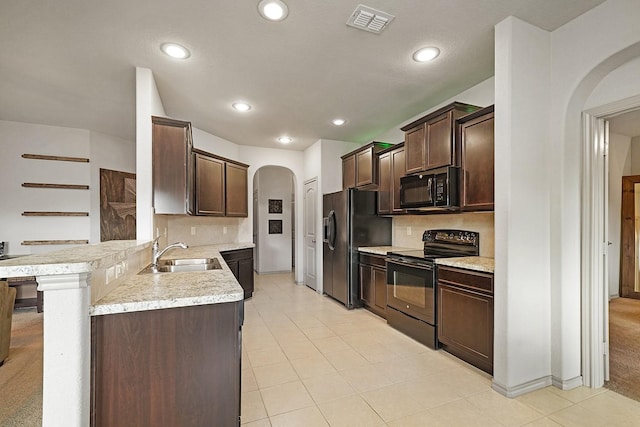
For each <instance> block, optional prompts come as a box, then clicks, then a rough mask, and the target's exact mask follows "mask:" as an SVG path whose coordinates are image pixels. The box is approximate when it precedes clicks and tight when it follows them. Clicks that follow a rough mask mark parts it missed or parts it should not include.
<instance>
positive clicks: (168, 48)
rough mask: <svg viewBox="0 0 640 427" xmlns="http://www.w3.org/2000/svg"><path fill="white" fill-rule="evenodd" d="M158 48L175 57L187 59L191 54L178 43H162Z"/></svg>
mask: <svg viewBox="0 0 640 427" xmlns="http://www.w3.org/2000/svg"><path fill="white" fill-rule="evenodd" d="M160 49H162V51H163V52H164V53H165V54H166V55H169V56H170V57H172V58H176V59H187V58H188V57H190V56H191V53H190V52H189V51H188V50H187V48H186V47H182V46H180V45H179V44H175V43H164V44H163V45H162V46H160Z"/></svg>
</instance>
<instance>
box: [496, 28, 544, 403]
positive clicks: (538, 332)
mask: <svg viewBox="0 0 640 427" xmlns="http://www.w3.org/2000/svg"><path fill="white" fill-rule="evenodd" d="M495 34H496V44H495V69H496V75H495V79H496V85H495V87H496V93H495V117H496V118H495V164H496V168H495V297H494V301H495V306H494V307H495V309H494V311H495V314H494V331H495V332H494V342H495V345H494V366H495V368H494V378H493V384H494V388H496V389H498V390H499V391H501V392H502V393H504V394H507V395H517V394H520V393H522V392H526V391H528V390H529V389H530V388H537V387H541V386H543V385H549V384H550V383H551V380H550V373H551V366H550V365H551V361H550V355H551V351H550V350H551V349H550V339H549V338H550V333H549V330H550V322H551V318H550V306H549V294H550V289H549V286H550V278H549V262H550V261H549V252H550V243H549V237H550V235H549V208H550V206H549V194H548V189H549V180H548V144H549V139H550V138H549V129H548V126H546V123H548V122H549V116H548V108H547V107H548V102H549V97H550V92H549V74H550V67H551V63H550V53H551V51H550V48H551V45H550V41H551V38H550V34H549V33H548V32H546V31H543V30H541V29H539V28H537V27H534V26H532V25H529V24H527V23H525V22H524V21H521V20H519V19H516V18H513V17H511V18H507V19H505V20H504V21H502V22H501V23H499V24H498V25H497V26H496V29H495Z"/></svg>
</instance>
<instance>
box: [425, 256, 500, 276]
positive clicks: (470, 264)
mask: <svg viewBox="0 0 640 427" xmlns="http://www.w3.org/2000/svg"><path fill="white" fill-rule="evenodd" d="M436 264H437V265H446V266H449V267H458V268H465V269H467V270H474V271H482V272H484V273H493V272H494V262H493V258H487V257H481V256H465V257H454V258H437V259H436Z"/></svg>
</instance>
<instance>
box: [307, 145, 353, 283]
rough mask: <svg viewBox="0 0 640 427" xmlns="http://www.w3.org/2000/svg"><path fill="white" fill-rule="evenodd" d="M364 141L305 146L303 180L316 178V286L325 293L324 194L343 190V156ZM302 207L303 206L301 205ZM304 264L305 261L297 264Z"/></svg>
mask: <svg viewBox="0 0 640 427" xmlns="http://www.w3.org/2000/svg"><path fill="white" fill-rule="evenodd" d="M362 145H363V144H358V143H354V142H345V141H334V140H330V139H320V140H318V141H317V142H316V143H315V144H313V145H311V146H310V147H308V148H307V149H306V150H304V152H303V155H304V181H308V180H310V179H312V178H317V185H318V193H317V200H316V216H315V217H316V218H317V223H316V236H317V238H316V289H317V290H318V292H320V293H322V280H323V277H322V263H323V257H322V244H323V242H322V235H323V229H322V196H323V194H328V193H333V192H336V191H340V190H342V159H341V158H340V156H342V155H344V154H346V153H349V152H351V151H353V150H355V149H357V148H358V147H360V146H362ZM300 208H301V209H303V208H304V206H300ZM298 265H302V264H300V263H299V264H298Z"/></svg>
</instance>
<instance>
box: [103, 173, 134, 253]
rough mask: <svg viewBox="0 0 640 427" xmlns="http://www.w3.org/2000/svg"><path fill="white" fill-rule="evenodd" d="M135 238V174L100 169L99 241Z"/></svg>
mask: <svg viewBox="0 0 640 427" xmlns="http://www.w3.org/2000/svg"><path fill="white" fill-rule="evenodd" d="M135 238H136V175H135V174H133V173H127V172H118V171H113V170H109V169H100V241H101V242H106V241H108V240H134V239H135Z"/></svg>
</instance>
